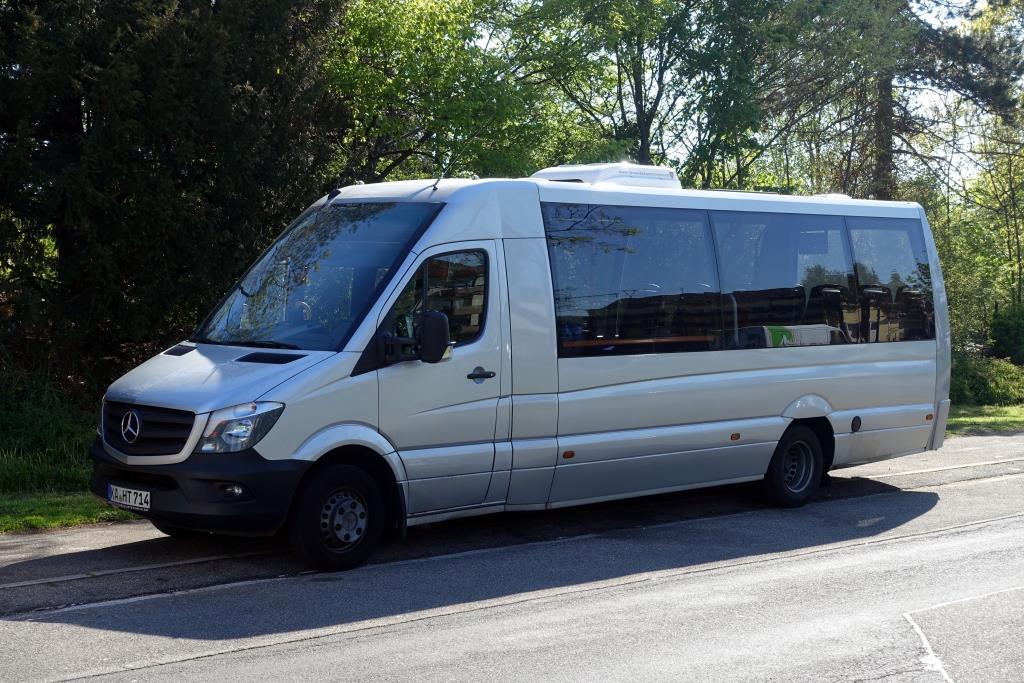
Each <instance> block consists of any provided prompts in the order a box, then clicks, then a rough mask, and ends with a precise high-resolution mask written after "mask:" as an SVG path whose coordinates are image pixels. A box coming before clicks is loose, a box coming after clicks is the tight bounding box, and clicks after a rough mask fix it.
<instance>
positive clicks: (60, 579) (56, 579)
mask: <svg viewBox="0 0 1024 683" xmlns="http://www.w3.org/2000/svg"><path fill="white" fill-rule="evenodd" d="M284 552H285V550H283V549H282V550H254V551H252V552H248V553H234V554H231V555H209V556H207V557H195V558H192V559H188V560H176V561H174V562H159V563H156V564H141V565H138V566H135V567H119V568H117V569H97V570H96V571H92V572H82V573H81V574H65V575H64V576H51V577H49V578H45V579H32V580H29V581H14V582H13V583H4V584H0V590H4V589H7V588H25V587H27V586H41V585H43V584H47V583H64V582H65V581H79V580H81V579H91V578H95V577H98V576H110V575H111V574H128V573H131V572H143V571H150V570H153V569H167V568H169V567H183V566H186V565H190V564H203V563H205V562H218V561H220V560H235V559H239V558H244V557H259V556H260V555H278V554H281V553H284Z"/></svg>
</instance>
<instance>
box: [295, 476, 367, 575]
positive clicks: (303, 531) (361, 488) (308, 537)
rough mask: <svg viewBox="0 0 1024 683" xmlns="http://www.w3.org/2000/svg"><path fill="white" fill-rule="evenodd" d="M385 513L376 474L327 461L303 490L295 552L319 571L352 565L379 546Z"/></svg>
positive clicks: (297, 510) (358, 563)
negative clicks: (372, 474) (374, 478)
mask: <svg viewBox="0 0 1024 683" xmlns="http://www.w3.org/2000/svg"><path fill="white" fill-rule="evenodd" d="M385 514H386V513H385V507H384V497H383V496H382V495H381V492H380V488H379V487H378V486H377V482H375V481H374V480H373V477H371V476H370V475H369V474H367V473H366V472H365V471H363V470H361V469H359V468H358V467H353V466H352V465H327V466H325V467H323V468H322V469H321V470H320V471H319V472H317V473H315V474H314V479H312V480H311V481H310V482H309V483H308V484H307V485H306V486H304V487H303V489H302V490H301V491H299V493H298V500H297V501H296V503H295V508H294V510H293V512H292V516H291V518H290V519H289V522H288V527H289V528H288V539H289V541H290V542H291V546H292V549H293V550H294V551H295V553H296V554H297V555H298V556H299V557H301V558H302V559H303V560H305V561H306V563H308V564H310V565H312V566H313V567H316V568H317V569H322V570H324V571H339V570H342V569H352V568H353V567H358V566H359V565H361V564H363V563H364V562H366V559H367V558H368V557H369V556H370V553H371V552H373V549H374V548H375V547H376V546H377V543H378V542H379V541H380V537H381V533H382V532H383V530H384V527H385V524H386V520H385V519H384V518H385Z"/></svg>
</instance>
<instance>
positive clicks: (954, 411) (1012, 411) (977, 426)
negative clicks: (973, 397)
mask: <svg viewBox="0 0 1024 683" xmlns="http://www.w3.org/2000/svg"><path fill="white" fill-rule="evenodd" d="M1015 431H1024V405H1015V406H974V405H962V404H955V403H954V404H953V406H952V407H951V408H950V409H949V421H948V422H947V423H946V436H970V435H972V434H976V435H981V434H997V433H999V432H1015Z"/></svg>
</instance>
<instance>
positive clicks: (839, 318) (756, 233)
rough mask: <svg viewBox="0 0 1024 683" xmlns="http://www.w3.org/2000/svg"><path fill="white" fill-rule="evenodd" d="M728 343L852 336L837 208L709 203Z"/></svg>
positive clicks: (836, 340) (852, 308)
mask: <svg viewBox="0 0 1024 683" xmlns="http://www.w3.org/2000/svg"><path fill="white" fill-rule="evenodd" d="M711 222H712V225H713V227H714V235H715V241H716V244H717V247H718V264H719V272H720V274H721V278H722V293H723V309H724V310H723V315H724V318H725V329H726V340H725V343H726V345H727V347H729V348H744V349H749V348H769V347H780V346H819V345H827V344H846V343H850V342H853V341H856V336H857V327H856V325H857V324H858V321H859V315H858V313H859V311H858V308H857V296H856V292H855V291H854V290H855V280H854V277H853V262H852V260H851V257H850V253H849V248H848V247H847V244H846V240H845V237H844V235H843V219H842V217H841V216H814V215H804V214H779V213H761V212H758V213H754V212H733V211H712V212H711Z"/></svg>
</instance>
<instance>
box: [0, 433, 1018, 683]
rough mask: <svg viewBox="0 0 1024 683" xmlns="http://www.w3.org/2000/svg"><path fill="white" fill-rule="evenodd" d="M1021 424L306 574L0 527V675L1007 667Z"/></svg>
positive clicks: (868, 673)
mask: <svg viewBox="0 0 1024 683" xmlns="http://www.w3.org/2000/svg"><path fill="white" fill-rule="evenodd" d="M1022 501H1024V436H1019V435H1018V436H994V437H970V438H961V439H955V440H951V441H949V442H947V446H946V447H945V448H944V449H942V450H941V451H938V452H934V453H927V454H922V455H918V456H912V457H909V458H901V459H897V460H893V461H889V462H885V463H877V464H874V465H870V466H865V467H860V468H854V469H849V470H843V471H840V472H838V473H836V476H834V477H833V483H832V485H831V486H830V487H828V488H826V489H823V491H822V494H821V496H820V497H819V498H818V500H817V501H815V502H814V503H812V504H811V505H808V506H806V507H804V508H802V509H799V510H777V509H772V508H768V507H766V506H764V505H763V504H761V503H760V502H759V501H758V499H757V497H756V495H755V494H754V491H753V488H752V487H750V486H737V487H724V488H719V489H711V490H706V491H700V492H690V493H683V494H674V495H668V496H658V497H654V498H649V499H644V500H641V501H624V502H617V503H609V504H604V505H596V506H589V507H586V508H578V509H574V510H563V511H557V512H542V513H528V514H527V513H521V514H509V515H504V516H498V517H491V518H480V519H475V520H465V521H461V522H452V523H448V524H438V525H435V526H433V527H431V528H425V529H422V528H421V529H414V530H412V531H411V532H410V538H409V539H408V541H407V542H405V543H402V544H395V545H390V546H387V547H385V548H383V552H381V553H380V554H379V556H378V557H377V558H376V561H375V563H374V564H371V565H368V566H366V567H363V568H361V569H358V570H355V571H352V572H348V573H342V574H313V573H308V572H304V571H303V568H302V567H301V566H299V565H298V564H296V563H295V561H294V560H292V559H291V557H290V556H289V555H288V554H287V553H286V552H284V551H283V549H282V548H280V547H279V546H277V545H275V543H274V542H273V541H252V540H240V539H223V538H212V537H211V538H203V539H195V540H190V541H188V542H182V541H174V540H171V539H168V538H165V537H162V536H161V535H160V534H159V533H157V532H155V531H153V530H152V529H151V527H149V526H148V524H147V523H145V522H141V523H131V524H120V525H109V526H99V527H92V528H87V529H76V530H69V531H60V532H53V533H45V534H33V535H17V536H0V680H4V681H6V680H58V679H71V678H80V677H86V676H95V675H100V676H104V677H109V678H113V679H118V680H121V679H123V680H154V679H156V680H159V679H175V680H178V679H192V678H198V677H200V676H202V677H212V678H221V679H232V680H234V679H246V680H256V679H261V680H276V679H313V678H317V679H324V678H325V679H335V680H366V679H386V680H406V679H417V680H446V681H447V680H474V681H476V680H480V679H486V678H489V679H492V680H504V679H517V680H596V679H611V680H645V679H652V680H778V681H805V680H806V681H829V680H837V681H838V680H843V681H847V680H884V679H887V678H888V679H890V680H897V681H904V680H906V681H918V680H920V681H943V680H947V681H948V680H953V681H957V682H961V681H1014V682H1019V681H1024V642H1022V638H1021V636H1022V635H1024V503H1022Z"/></svg>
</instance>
